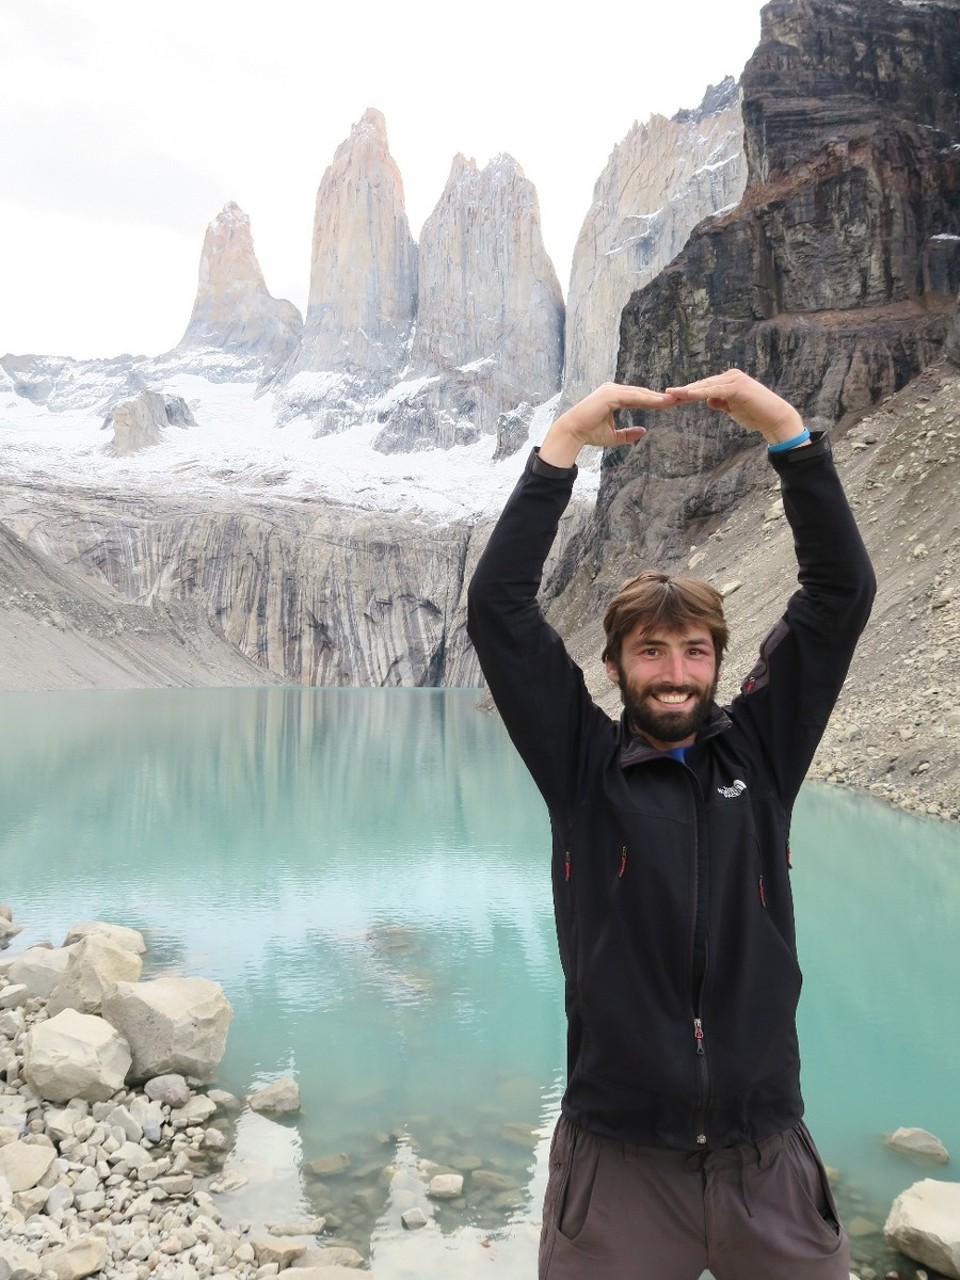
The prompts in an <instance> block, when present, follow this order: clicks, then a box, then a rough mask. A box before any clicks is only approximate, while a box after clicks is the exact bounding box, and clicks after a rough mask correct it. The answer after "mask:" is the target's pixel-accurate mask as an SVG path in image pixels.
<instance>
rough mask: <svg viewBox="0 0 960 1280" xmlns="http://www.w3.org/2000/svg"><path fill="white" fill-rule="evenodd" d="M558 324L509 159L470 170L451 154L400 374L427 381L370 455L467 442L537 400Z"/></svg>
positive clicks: (426, 236)
mask: <svg viewBox="0 0 960 1280" xmlns="http://www.w3.org/2000/svg"><path fill="white" fill-rule="evenodd" d="M563 317H564V308H563V298H562V295H561V292H560V283H559V281H558V279H557V274H556V271H555V270H554V268H553V264H552V262H551V261H550V259H549V257H548V256H547V253H546V250H545V249H544V245H543V236H542V232H541V226H540V208H539V204H538V201H537V194H536V190H535V189H534V186H533V184H532V183H531V182H530V181H529V179H528V178H527V177H525V175H524V173H523V170H522V169H521V167H520V165H519V164H518V163H517V162H516V160H514V159H513V157H512V156H509V155H500V156H497V157H496V159H494V160H491V161H490V163H489V164H487V165H486V166H485V167H484V168H483V169H480V168H478V166H477V164H476V163H475V161H473V160H471V159H467V158H465V157H464V156H462V155H457V156H456V157H455V158H454V160H453V164H452V166H451V169H450V176H449V178H448V180H447V184H446V186H445V188H444V190H443V194H442V195H441V197H440V200H439V201H438V203H437V205H436V208H435V209H434V210H433V212H432V213H431V215H430V217H429V218H428V219H427V221H426V223H425V224H424V227H423V231H422V233H421V237H420V287H419V303H418V311H417V324H416V330H415V333H414V338H413V344H412V350H411V356H410V372H411V374H412V376H413V377H414V378H419V377H423V376H424V375H427V376H430V377H432V378H433V381H432V382H431V383H430V384H429V385H428V386H426V387H423V388H421V389H420V390H419V391H418V392H417V394H416V396H415V397H414V398H413V399H409V398H408V399H405V400H400V401H398V403H397V404H396V407H395V408H394V410H393V411H392V412H391V413H390V415H389V416H388V419H387V424H386V426H385V427H384V429H383V431H382V432H381V434H380V437H379V446H380V447H381V448H385V449H388V450H389V449H409V448H412V447H415V445H416V443H417V442H418V441H421V442H425V443H426V442H429V443H432V444H439V445H441V446H449V445H451V444H455V443H469V441H470V440H471V439H474V438H476V436H477V435H478V434H479V433H487V434H492V433H493V432H494V431H496V429H497V423H498V420H499V418H500V416H501V415H502V414H504V413H505V412H509V411H511V410H514V409H516V407H517V406H518V405H520V404H526V405H536V404H541V403H543V401H545V400H548V399H549V398H550V397H551V396H553V395H554V394H555V393H556V392H557V390H558V389H559V385H560V368H561V359H562V344H563Z"/></svg>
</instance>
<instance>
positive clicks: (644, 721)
mask: <svg viewBox="0 0 960 1280" xmlns="http://www.w3.org/2000/svg"><path fill="white" fill-rule="evenodd" d="M716 691H717V681H716V680H714V681H713V683H712V684H711V685H710V687H709V688H708V689H702V688H701V687H700V686H699V685H694V684H686V685H667V684H655V685H648V686H647V687H646V688H644V689H643V690H642V691H641V692H640V693H639V694H638V692H637V691H636V690H635V689H633V688H631V687H630V686H629V685H628V683H627V678H626V675H625V674H624V672H622V671H621V672H620V697H621V700H622V701H623V708H624V711H626V713H627V722H628V724H629V725H630V727H631V728H632V729H633V730H634V731H636V732H638V733H642V734H644V735H645V736H646V737H648V738H650V739H651V740H652V741H653V742H654V743H656V742H668V743H674V742H683V741H684V739H686V738H689V737H692V736H693V735H694V734H696V733H697V732H698V731H699V730H700V728H701V727H702V726H703V725H704V724H705V723H706V722H707V720H708V719H709V716H710V709H711V707H712V706H713V699H714V695H715V694H716ZM653 693H688V694H693V695H694V697H696V699H697V701H696V702H695V703H694V705H693V706H692V707H691V708H690V710H689V711H687V710H684V711H675V710H671V708H670V707H668V706H666V705H665V704H658V703H657V702H656V701H655V700H654V699H653V698H652V697H651V696H649V695H652V694H653Z"/></svg>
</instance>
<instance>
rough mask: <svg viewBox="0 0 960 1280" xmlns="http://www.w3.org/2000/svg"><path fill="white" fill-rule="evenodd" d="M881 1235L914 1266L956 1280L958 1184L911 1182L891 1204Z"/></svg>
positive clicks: (959, 1262)
mask: <svg viewBox="0 0 960 1280" xmlns="http://www.w3.org/2000/svg"><path fill="white" fill-rule="evenodd" d="M883 1235H884V1239H885V1240H886V1242H887V1244H888V1245H890V1246H891V1248H894V1249H899V1250H900V1252H901V1253H905V1254H906V1255H907V1257H908V1258H912V1259H913V1260H914V1262H920V1263H923V1265H924V1266H927V1267H932V1268H933V1269H934V1270H935V1271H939V1272H940V1274H941V1275H944V1276H949V1277H950V1280H960V1182H937V1181H936V1180H935V1179H933V1178H924V1179H923V1181H922V1182H915V1183H914V1184H913V1186H912V1187H908V1188H907V1190H906V1191H903V1192H901V1194H900V1195H898V1196H897V1198H896V1200H894V1202H893V1207H892V1208H891V1210H890V1216H889V1217H888V1218H887V1222H886V1225H885V1227H884V1229H883Z"/></svg>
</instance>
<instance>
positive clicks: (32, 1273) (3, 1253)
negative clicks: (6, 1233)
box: [0, 1240, 40, 1280]
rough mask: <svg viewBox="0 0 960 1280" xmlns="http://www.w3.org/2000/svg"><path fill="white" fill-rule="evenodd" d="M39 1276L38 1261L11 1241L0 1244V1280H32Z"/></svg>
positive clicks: (34, 1255) (35, 1256) (32, 1254)
mask: <svg viewBox="0 0 960 1280" xmlns="http://www.w3.org/2000/svg"><path fill="white" fill-rule="evenodd" d="M39 1274H40V1259H39V1258H38V1257H37V1255H36V1254H35V1253H31V1252H30V1251H29V1249H24V1248H23V1246H22V1245H19V1244H16V1243H15V1242H14V1241H13V1240H4V1241H3V1242H2V1243H0V1280H34V1278H35V1277H36V1276H39Z"/></svg>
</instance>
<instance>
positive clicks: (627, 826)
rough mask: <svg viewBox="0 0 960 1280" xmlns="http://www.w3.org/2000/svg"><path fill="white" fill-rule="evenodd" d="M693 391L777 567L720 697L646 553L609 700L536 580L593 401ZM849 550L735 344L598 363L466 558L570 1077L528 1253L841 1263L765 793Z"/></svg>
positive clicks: (812, 679) (673, 582)
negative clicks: (733, 693)
mask: <svg viewBox="0 0 960 1280" xmlns="http://www.w3.org/2000/svg"><path fill="white" fill-rule="evenodd" d="M697 401H706V403H707V404H708V405H709V406H710V407H712V408H714V409H717V410H722V411H724V412H726V413H727V414H728V415H729V416H730V417H731V418H732V419H733V420H734V421H735V422H737V423H739V424H740V425H741V426H742V427H746V428H748V429H749V430H754V431H758V432H759V433H760V434H761V435H762V436H763V437H764V438H765V440H766V442H767V446H768V456H769V458H770V461H771V463H772V465H773V467H774V469H775V470H776V471H777V473H778V474H779V476H780V479H781V484H782V489H783V503H784V511H785V514H786V516H787V519H788V520H789V522H790V525H791V528H792V530H793V535H794V540H795V544H796V550H797V558H798V562H799V581H800V588H799V590H798V591H796V592H795V594H794V595H793V596H792V597H791V599H790V601H789V603H788V605H787V609H786V613H785V614H784V616H783V618H782V619H781V620H780V621H779V622H778V623H777V624H776V626H774V628H773V630H772V631H771V632H770V634H769V635H768V636H767V638H766V640H765V641H764V644H763V646H762V649H761V653H760V658H759V661H758V662H757V665H756V666H755V667H754V669H753V671H752V672H751V674H750V675H749V676H748V678H747V680H746V681H745V683H744V685H743V687H742V689H741V692H740V694H739V696H738V697H737V698H735V699H734V701H733V703H732V705H731V706H729V707H727V708H725V709H722V708H720V707H718V706H717V705H716V703H715V702H714V691H715V689H716V682H717V673H718V670H719V667H720V663H721V660H722V657H723V651H724V648H725V645H726V642H727V629H726V624H725V622H724V618H723V609H722V601H721V598H720V595H719V593H718V592H716V591H715V590H714V589H713V588H712V587H710V586H709V585H708V584H707V583H701V582H697V581H696V580H694V579H690V578H684V577H674V576H672V575H670V574H657V573H652V574H651V573H647V574H641V576H640V577H639V578H636V579H632V580H631V581H630V582H628V583H626V584H625V585H624V587H623V588H622V589H621V591H620V593H619V595H618V596H617V597H616V599H615V600H614V601H613V602H612V604H611V605H610V608H609V609H608V610H607V613H606V617H605V620H604V621H605V629H606V647H605V650H604V655H603V657H604V662H605V665H606V669H607V674H608V675H609V677H610V679H611V680H613V681H614V682H615V683H616V684H618V685H619V687H620V693H621V696H622V699H623V703H624V713H623V716H622V719H621V721H620V723H619V725H618V724H616V723H614V722H613V721H612V720H611V719H610V718H609V717H608V716H607V715H606V714H605V713H604V712H603V711H601V710H600V708H599V707H597V706H596V705H595V704H594V702H593V701H592V700H591V699H590V697H589V695H588V694H587V692H586V688H585V686H584V682H583V676H582V673H581V671H580V670H579V668H578V667H577V666H576V665H575V664H574V663H573V662H572V660H571V659H570V657H569V656H568V654H567V652H566V650H565V648H564V646H563V643H562V641H561V640H560V638H559V636H558V635H557V634H556V633H555V632H554V631H553V630H552V629H551V628H550V627H549V626H548V625H547V624H546V622H545V621H544V619H543V617H542V615H541V613H540V610H539V608H538V606H537V602H536V594H537V590H538V587H539V584H540V578H541V574H542V570H543V563H544V561H545V559H546V556H547V554H548V552H549V550H550V546H551V544H552V542H553V539H554V537H555V535H556V529H557V524H558V521H559V519H560V516H561V514H562V512H563V510H564V508H565V507H566V505H567V502H568V501H569V497H570V493H571V490H572V487H573V481H574V478H575V475H576V466H575V463H576V458H577V455H578V454H579V451H580V449H581V448H582V447H583V446H584V445H588V444H589V445H601V446H612V445H622V444H628V443H631V442H633V441H638V440H640V439H641V438H642V437H643V436H644V435H645V434H646V431H645V430H644V428H643V427H628V428H625V429H620V430H618V429H617V428H616V426H615V424H614V412H615V411H616V410H618V409H624V408H629V409H659V410H667V409H669V408H670V407H672V406H676V405H681V404H691V403H694V402H697ZM874 589H875V584H874V578H873V572H872V569H871V567H870V562H869V560H868V558H867V555H866V551H865V550H864V547H863V543H862V541H861V539H860V535H859V533H858V532H857V528H856V525H855V523H854V520H853V517H852V515H851V513H850V509H849V507H848V506H847V503H846V500H845V498H844V495H843V491H842V489H841V486H840V482H839V479H838V477H837V474H836V471H835V469H834V466H833V463H832V460H831V456H830V448H829V444H828V441H827V439H826V438H825V437H824V436H823V434H822V433H820V434H814V435H813V436H811V435H810V434H809V433H808V432H807V431H806V430H805V429H804V427H803V423H802V421H801V419H800V416H799V414H798V413H797V412H796V410H795V409H793V408H792V407H791V406H790V405H788V404H787V403H786V402H785V401H784V400H782V399H781V398H780V397H779V396H777V395H775V394H774V393H773V392H772V391H770V390H768V389H767V388H765V387H763V386H762V385H761V384H760V383H758V382H756V381H754V380H753V379H752V378H749V377H748V376H747V375H746V374H745V373H742V372H740V371H739V370H730V371H728V372H727V373H724V374H720V375H718V376H716V377H710V378H705V379H703V380H702V381H700V382H695V383H692V384H690V385H689V386H686V387H674V388H670V389H668V390H667V391H666V392H663V393H658V392H654V391H650V390H647V389H646V388H643V387H626V386H617V385H613V384H608V385H606V386H603V387H600V388H599V389H598V390H597V391H595V392H593V393H592V395H589V396H588V397H587V398H586V399H585V400H583V401H581V402H580V403H579V404H578V405H575V406H574V407H573V408H572V409H570V410H569V411H568V412H567V413H565V414H563V415H562V416H561V417H559V418H558V419H557V421H556V422H555V423H554V424H553V426H552V427H551V428H550V430H549V432H548V434H547V437H546V439H545V440H544V442H543V445H542V446H541V448H540V450H539V453H536V452H535V453H534V455H533V456H532V457H531V459H530V461H529V462H528V464H527V467H526V470H525V472H524V474H523V476H522V478H521V479H520V482H519V483H518V485H517V487H516V489H515V490H514V493H513V495H512V496H511V498H510V500H509V502H508V503H507V506H506V508H505V510H504V512H503V515H502V516H501V517H500V520H499V522H498V524H497V527H496V529H495V530H494V532H493V534H492V536H491V538H490V541H489V544H488V546H487V548H486V550H485V551H484V554H483V556H482V558H481V560H480V563H479V564H478V566H477V571H476V574H475V576H474V578H473V582H472V584H471V588H470V615H469V629H470V635H471V638H472V640H473V643H474V645H475V647H476V650H477V653H478V655H479V658H480V662H481V665H482V667H483V670H484V674H485V675H486V678H487V681H488V683H489V686H490V690H491V692H492V694H493V697H494V699H495V701H496V704H497V707H498V708H499V710H500V712H501V714H502V716H503V719H504V722H505V723H506V726H507V728H508V730H509V732H510V735H511V737H512V739H513V742H514V744H515V746H516V747H517V749H518V751H519V752H520V754H521V756H522V757H523V759H524V761H525V763H526V765H527V767H528V768H529V769H530V772H531V773H532V775H533V777H534V780H535V781H536V783H537V785H538V787H539V789H540V791H541V793H542V794H543V797H544V799H545V801H546V803H547V806H548V808H549V811H550V819H551V826H552V831H553V891H554V905H555V911H556V922H557V937H558V941H559V946H560V956H561V960H562V964H563V971H564V976H565V989H566V1012H567V1022H568V1036H567V1087H566V1091H565V1093H564V1097H563V1102H562V1108H561V1116H560V1120H559V1122H558V1125H557V1129H556V1133H555V1134H554V1139H553V1145H552V1148H551V1156H550V1179H549V1185H548V1189H547V1195H546V1200H545V1204H544V1214H543V1231H542V1235H541V1245H540V1280H698V1277H699V1276H700V1274H701V1271H703V1270H704V1269H705V1268H709V1269H710V1271H711V1272H712V1274H713V1275H714V1277H715V1280H847V1278H848V1275H849V1265H848V1264H849V1249H848V1243H847V1239H846V1236H845V1234H844V1232H843V1230H842V1228H841V1227H840V1224H839V1221H838V1218H837V1213H836V1208H835V1205H834V1202H833V1199H832V1196H831V1193H830V1189H829V1186H828V1184H827V1179H826V1175H825V1174H824V1170H823V1165H822V1163H821V1161H820V1158H819V1156H818V1154H817V1152H816V1148H815V1147H814V1145H813V1142H812V1140H811V1138H810V1136H809V1134H808V1132H807V1130H806V1128H805V1127H804V1125H803V1122H802V1115H803V1103H802V1100H801V1096H800V1086H799V1066H800V1064H799V1051H798V1047H797V1036H796V1024H795V1012H796V1005H797V1000H798V997H799V994H800V981H801V978H800V970H799V966H798V963H797V957H796V948H795V941H794V924H793V908H792V900H791V892H790V876H789V847H788V842H789V831H790V812H791V808H792V805H793V802H794V799H795V797H796V795H797V792H798V791H799V788H800V784H801V782H802V781H803V777H804V774H805V773H806V770H807V768H808V766H809V764H810V761H811V759H812V757H813V754H814V751H815V749H816V746H817V743H818V742H819V740H820V737H821V735H822V733H823V729H824V726H825V725H826V722H827V718H828V717H829V715H830V712H831V710H832V708H833V705H834V702H835V701H836V698H837V696H838V694H839V692H840V689H841V687H842V685H843V681H844V678H845V676H846V672H847V668H848V665H849V662H850V659H851V656H852V654H853V651H854V647H855V645H856V641H857V638H858V637H859V635H860V633H861V631H862V630H863V627H864V625H865V624H866V621H867V617H868V615H869V612H870V606H871V603H872V599H873V594H874Z"/></svg>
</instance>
